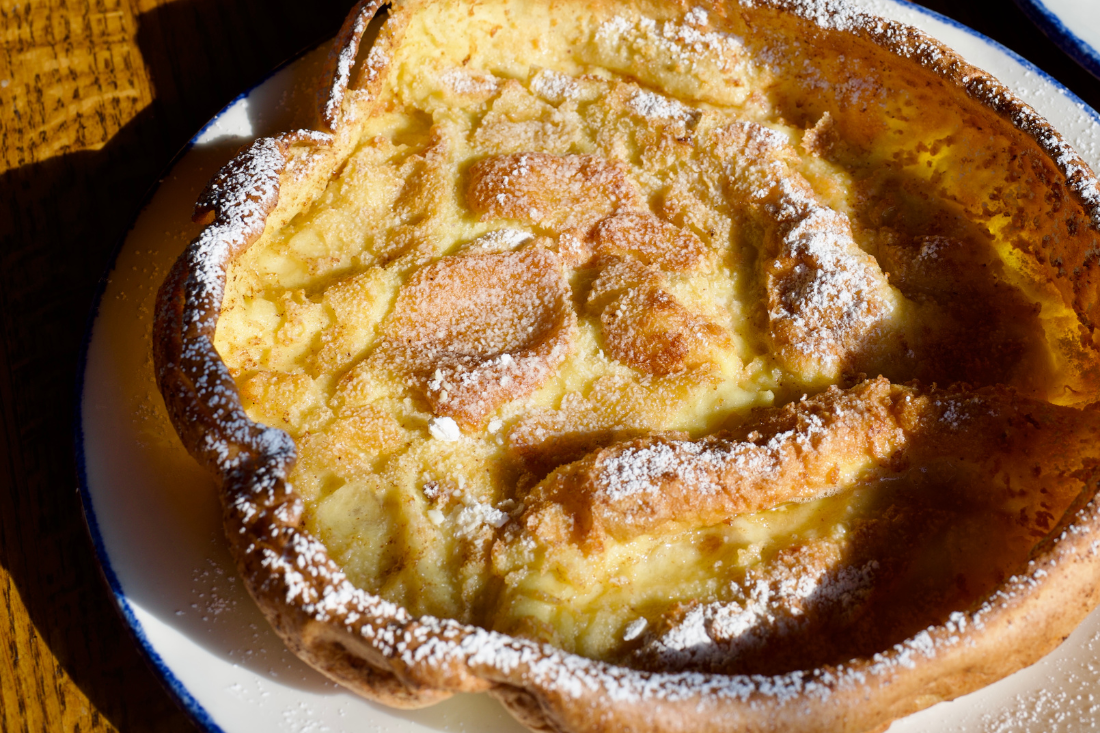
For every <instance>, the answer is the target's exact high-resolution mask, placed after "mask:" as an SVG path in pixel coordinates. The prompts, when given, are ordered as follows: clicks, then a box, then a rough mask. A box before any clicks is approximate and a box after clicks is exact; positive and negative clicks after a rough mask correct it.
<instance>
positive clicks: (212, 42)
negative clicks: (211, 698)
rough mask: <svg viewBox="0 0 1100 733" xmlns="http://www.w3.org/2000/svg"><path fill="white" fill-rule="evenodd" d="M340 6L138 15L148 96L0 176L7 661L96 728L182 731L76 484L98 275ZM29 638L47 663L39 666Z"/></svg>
mask: <svg viewBox="0 0 1100 733" xmlns="http://www.w3.org/2000/svg"><path fill="white" fill-rule="evenodd" d="M349 5H350V0H341V1H339V2H337V1H335V0H333V1H331V2H324V3H320V4H318V3H314V4H311V5H310V9H311V12H310V13H309V14H303V13H302V12H301V5H300V4H298V3H294V2H291V0H275V1H262V2H261V1H259V0H244V1H242V2H224V1H223V0H177V1H176V2H173V3H170V4H167V5H163V6H160V7H158V8H156V9H154V10H152V11H149V12H147V13H145V14H143V15H142V16H141V17H140V18H139V29H138V33H137V42H138V45H139V47H140V50H141V53H142V55H143V57H144V59H145V62H146V65H147V68H148V70H149V73H150V75H151V77H152V82H153V86H154V89H155V90H156V96H157V99H156V101H155V102H154V103H153V104H152V105H150V106H149V107H147V108H146V109H145V110H143V111H142V112H141V113H139V114H138V115H137V116H136V117H134V118H133V119H132V120H130V121H129V122H128V123H127V124H126V125H125V126H124V127H123V128H122V129H120V130H119V131H118V132H117V133H116V134H115V135H114V136H112V137H111V138H110V140H108V141H106V143H105V144H104V145H103V147H101V148H100V149H98V150H94V151H90V150H84V151H78V152H72V153H67V154H62V155H58V156H55V157H53V158H51V159H49V160H45V161H42V162H37V163H29V164H26V165H22V166H20V167H18V168H14V169H12V170H9V171H6V172H4V173H2V174H0V327H2V330H0V441H2V446H3V447H2V448H0V475H2V476H3V479H2V481H0V566H2V567H3V568H4V569H5V570H6V571H7V573H8V574H9V575H10V578H11V583H12V584H14V593H15V594H16V596H17V597H18V598H19V599H20V601H21V602H22V604H23V605H25V606H26V609H27V612H28V614H29V616H30V620H31V623H32V624H33V627H34V629H33V630H31V629H22V628H16V629H14V630H13V634H14V636H15V638H16V639H18V640H26V639H30V640H31V641H19V642H18V643H20V648H19V649H18V650H16V651H15V654H13V657H14V665H15V668H14V672H15V674H16V677H17V678H18V679H21V680H23V681H24V684H25V685H26V687H27V689H31V687H32V685H44V686H45V687H46V688H52V687H54V686H55V685H57V683H56V681H55V679H57V678H60V676H61V675H62V674H67V675H68V676H69V677H71V678H72V680H73V681H74V683H75V684H76V685H77V686H78V687H79V688H80V689H81V690H82V691H83V692H84V694H86V695H87V696H88V698H89V699H90V701H91V702H92V704H93V705H94V706H95V707H96V708H97V710H98V712H96V713H93V716H92V717H93V724H97V725H98V724H99V722H100V721H99V716H101V715H102V716H104V717H106V718H107V720H108V721H109V722H110V724H111V725H113V726H114V727H116V728H119V729H121V730H123V731H144V730H155V731H177V730H181V731H182V730H192V729H193V728H192V726H191V725H190V723H189V722H188V719H187V718H186V717H185V716H183V715H182V714H181V713H180V712H179V711H178V710H177V709H176V707H175V706H174V705H173V703H172V702H171V701H170V698H169V697H168V696H167V695H166V694H165V693H164V692H163V690H162V689H161V688H160V686H159V684H158V682H157V679H156V677H155V676H154V675H153V674H152V673H151V672H150V670H149V669H148V668H147V667H146V665H145V664H144V661H143V660H142V657H141V656H140V654H139V652H138V650H137V648H136V646H135V644H134V643H133V642H132V641H131V640H130V638H129V635H128V631H127V627H126V626H125V625H124V624H123V623H122V621H121V619H120V618H119V616H118V615H117V613H116V611H115V608H114V607H113V602H112V600H111V597H110V594H109V592H108V590H107V588H106V586H105V585H104V583H103V582H102V579H101V578H100V577H99V570H98V567H97V564H96V561H95V555H94V551H93V548H92V545H91V542H90V540H89V537H88V534H87V530H86V528H85V526H84V521H83V518H82V515H81V510H80V502H79V498H78V495H77V493H76V490H75V489H76V483H77V481H76V471H75V461H74V457H73V438H72V429H73V418H74V412H75V410H74V407H75V405H74V396H75V390H74V385H75V383H76V378H77V369H78V357H79V353H80V348H81V344H82V341H83V337H84V333H85V329H86V326H87V318H88V312H89V310H90V308H91V305H92V300H93V296H94V294H95V292H96V287H97V283H98V280H99V277H100V275H101V274H102V273H103V272H104V271H105V269H106V267H107V265H108V263H109V261H110V259H111V256H112V254H113V252H114V250H115V247H116V243H117V242H118V241H119V238H120V237H121V236H122V234H123V233H124V232H125V230H126V228H127V225H128V223H129V222H130V220H131V218H132V216H133V215H134V213H135V212H136V210H137V209H138V206H139V205H140V203H141V201H142V200H143V198H144V196H145V194H146V191H147V190H148V189H149V187H150V186H151V184H153V182H154V181H155V178H156V176H157V175H158V173H160V171H162V170H163V169H164V168H165V166H166V165H167V164H168V162H169V160H170V159H171V157H172V156H173V155H174V154H175V152H176V151H177V150H178V149H179V148H180V147H181V146H182V145H183V144H184V143H185V142H186V140H187V139H188V138H189V137H190V136H191V135H192V134H193V133H194V132H195V131H196V130H198V129H199V128H200V127H201V126H202V124H203V123H204V122H205V121H206V120H207V119H208V118H209V117H210V116H211V115H212V114H213V113H214V112H216V111H217V110H218V109H219V108H220V107H222V106H223V105H224V104H225V103H227V102H228V101H229V100H230V99H232V98H233V97H234V96H235V95H236V94H237V93H238V92H240V91H241V90H243V89H246V88H248V87H249V86H251V85H252V84H254V83H256V82H257V81H258V80H259V79H261V78H262V77H263V76H264V75H265V74H266V73H267V72H268V71H269V70H270V69H271V68H273V67H274V66H275V65H277V64H278V63H280V62H281V61H283V60H285V59H286V58H288V57H290V56H292V55H294V54H295V53H296V52H297V51H299V50H300V49H302V48H305V47H308V46H310V45H312V44H314V43H316V42H317V41H318V40H320V39H322V38H324V37H327V36H330V35H332V34H333V33H334V32H335V30H336V28H337V27H338V24H339V22H340V20H341V19H342V17H343V15H344V13H345V12H346V10H347V8H348V6H349ZM73 122H74V124H79V120H78V119H76V120H73ZM4 591H5V593H4V594H5V596H6V598H5V601H8V606H9V608H11V607H12V606H14V605H15V603H14V602H12V601H13V599H12V597H11V596H9V594H10V593H12V592H13V591H12V589H11V588H10V587H9V588H5V589H4ZM35 634H37V636H38V637H39V638H40V639H41V641H43V642H44V643H45V644H46V645H48V647H49V648H50V651H51V652H52V653H53V654H54V656H55V657H56V658H57V664H58V665H59V667H60V668H59V669H50V668H38V669H37V670H35V666H36V665H40V664H41V662H40V661H39V658H38V657H37V655H36V654H35V653H34V650H33V647H34V643H36V642H34V635H35ZM57 689H61V690H63V688H62V687H61V686H57ZM70 702H72V703H73V704H75V701H70ZM60 703H61V705H62V707H64V705H65V704H66V701H65V700H64V699H61V701H60ZM63 715H64V718H65V719H66V720H71V719H73V718H74V714H73V713H72V711H70V712H69V713H63ZM53 722H55V723H58V724H59V723H60V720H57V721H53Z"/></svg>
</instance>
